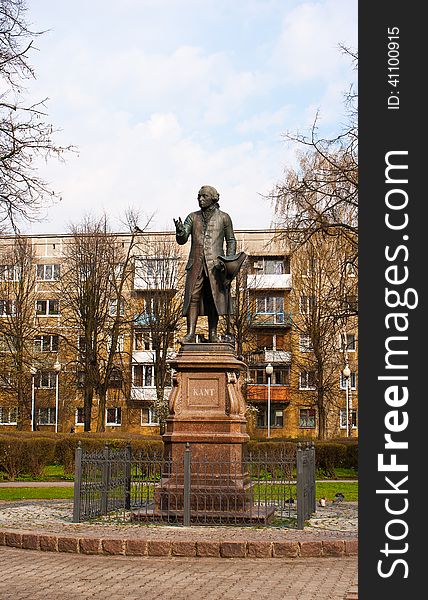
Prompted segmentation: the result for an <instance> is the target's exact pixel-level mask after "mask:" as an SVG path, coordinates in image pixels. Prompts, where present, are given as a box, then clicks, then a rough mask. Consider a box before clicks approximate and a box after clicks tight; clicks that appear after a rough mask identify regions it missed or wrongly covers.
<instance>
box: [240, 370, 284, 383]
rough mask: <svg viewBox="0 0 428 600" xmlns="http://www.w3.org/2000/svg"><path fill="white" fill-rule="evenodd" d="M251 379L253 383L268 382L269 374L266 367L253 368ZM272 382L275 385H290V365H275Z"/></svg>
mask: <svg viewBox="0 0 428 600" xmlns="http://www.w3.org/2000/svg"><path fill="white" fill-rule="evenodd" d="M250 379H251V381H252V383H256V384H263V385H264V384H267V383H268V376H267V375H266V370H265V368H264V367H263V368H260V369H251V370H250ZM271 384H273V385H290V367H275V368H274V370H273V373H272V375H271Z"/></svg>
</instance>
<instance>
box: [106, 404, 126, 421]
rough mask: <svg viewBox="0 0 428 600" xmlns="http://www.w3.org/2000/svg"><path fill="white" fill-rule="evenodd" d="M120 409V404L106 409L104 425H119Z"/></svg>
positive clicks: (120, 419) (120, 418)
mask: <svg viewBox="0 0 428 600" xmlns="http://www.w3.org/2000/svg"><path fill="white" fill-rule="evenodd" d="M121 424H122V409H121V408H120V406H116V407H115V408H107V409H106V425H121Z"/></svg>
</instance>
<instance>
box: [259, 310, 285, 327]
mask: <svg viewBox="0 0 428 600" xmlns="http://www.w3.org/2000/svg"><path fill="white" fill-rule="evenodd" d="M291 324H292V318H291V313H289V312H288V313H287V312H275V313H261V312H259V313H253V315H252V323H251V325H252V326H253V327H291Z"/></svg>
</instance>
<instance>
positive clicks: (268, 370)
mask: <svg viewBox="0 0 428 600" xmlns="http://www.w3.org/2000/svg"><path fill="white" fill-rule="evenodd" d="M272 373H273V367H272V365H271V364H270V363H269V364H268V365H266V375H267V378H268V403H267V436H268V439H269V438H270V378H271V377H272Z"/></svg>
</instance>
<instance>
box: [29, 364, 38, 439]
mask: <svg viewBox="0 0 428 600" xmlns="http://www.w3.org/2000/svg"><path fill="white" fill-rule="evenodd" d="M30 373H31V431H34V430H35V422H34V421H35V416H36V414H35V413H36V402H35V400H36V398H35V381H34V379H35V377H36V374H37V369H36V367H35V366H34V365H32V366H31V367H30Z"/></svg>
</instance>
